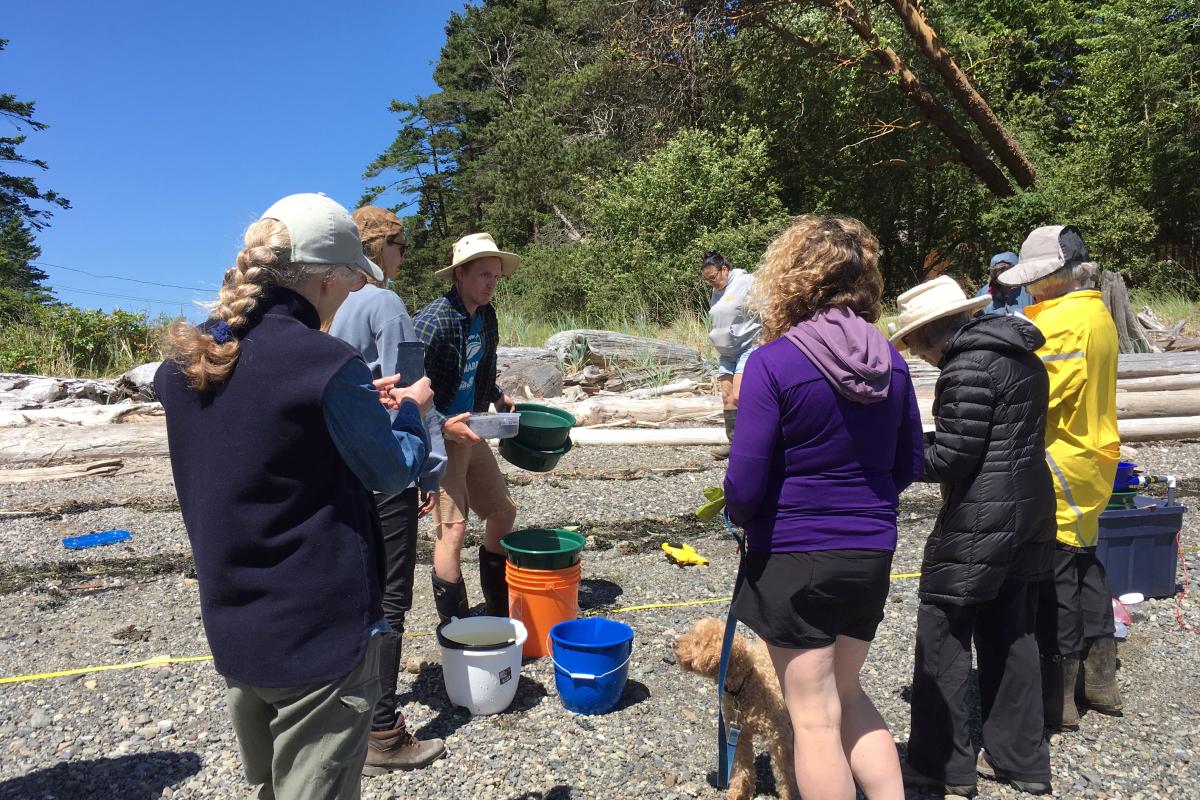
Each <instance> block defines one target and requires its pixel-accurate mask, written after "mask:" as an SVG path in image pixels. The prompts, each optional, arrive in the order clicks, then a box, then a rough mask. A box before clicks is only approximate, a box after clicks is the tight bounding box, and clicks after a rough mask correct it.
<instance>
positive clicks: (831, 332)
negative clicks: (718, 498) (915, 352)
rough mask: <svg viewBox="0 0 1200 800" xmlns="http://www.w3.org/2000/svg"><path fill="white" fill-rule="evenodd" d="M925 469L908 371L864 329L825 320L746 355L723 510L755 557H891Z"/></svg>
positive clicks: (842, 313) (832, 317)
mask: <svg viewBox="0 0 1200 800" xmlns="http://www.w3.org/2000/svg"><path fill="white" fill-rule="evenodd" d="M923 459H924V446H923V437H922V433H921V417H920V412H919V410H918V408H917V398H916V393H915V391H914V390H913V385H912V380H911V379H910V377H909V374H908V365H907V364H906V363H905V361H904V359H903V358H901V356H900V354H899V353H898V352H896V349H895V348H894V347H892V346H891V344H889V343H888V341H887V339H886V338H885V337H884V336H883V334H882V333H880V332H879V330H878V329H876V328H875V326H874V325H872V324H870V323H869V322H867V321H866V320H863V319H861V318H860V317H857V316H855V315H853V314H851V313H850V312H849V311H846V310H844V309H830V310H824V311H822V312H819V313H818V314H816V315H814V317H813V318H812V319H810V320H807V321H805V322H802V323H800V324H799V325H797V326H796V327H795V328H793V329H792V330H791V331H789V332H788V334H787V335H786V336H783V337H781V338H779V339H777V340H775V341H773V342H771V343H769V344H766V345H764V346H762V347H759V348H758V349H757V350H755V351H754V352H753V353H752V354H751V355H750V359H749V361H748V362H747V364H746V371H745V373H744V374H743V376H742V387H741V393H740V398H739V401H738V416H737V434H736V435H735V436H734V438H733V446H732V448H731V452H730V455H729V469H728V471H727V472H726V474H725V504H726V508H727V510H728V512H729V517H730V519H731V520H733V522H735V523H736V524H738V525H740V526H741V527H743V528H745V530H746V539H747V547H748V549H749V550H751V551H754V552H775V553H785V552H801V551H806V550H839V549H847V548H862V549H870V550H894V549H895V547H896V509H897V506H898V505H899V495H900V492H902V491H904V489H906V488H907V487H908V485H909V484H911V483H912V482H913V481H914V480H915V479H916V478H917V477H918V476H919V475H920V474H921V468H922V465H923Z"/></svg>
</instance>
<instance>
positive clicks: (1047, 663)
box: [1042, 656, 1079, 731]
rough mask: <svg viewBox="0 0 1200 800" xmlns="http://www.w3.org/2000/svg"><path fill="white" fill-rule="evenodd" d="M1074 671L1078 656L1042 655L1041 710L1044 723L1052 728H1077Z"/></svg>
mask: <svg viewBox="0 0 1200 800" xmlns="http://www.w3.org/2000/svg"><path fill="white" fill-rule="evenodd" d="M1078 675H1079V659H1078V658H1069V657H1062V656H1049V657H1047V656H1042V713H1043V714H1044V716H1045V722H1044V724H1045V726H1046V727H1047V728H1049V729H1050V730H1052V731H1075V730H1079V710H1078V709H1077V708H1076V707H1075V680H1076V678H1077V677H1078Z"/></svg>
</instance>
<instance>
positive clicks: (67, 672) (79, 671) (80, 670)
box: [0, 656, 212, 684]
mask: <svg viewBox="0 0 1200 800" xmlns="http://www.w3.org/2000/svg"><path fill="white" fill-rule="evenodd" d="M192 661H212V656H181V657H179V658H172V657H170V656H155V657H154V658H147V659H146V660H145V661H131V662H129V663H127V664H104V665H102V666H95V667H77V668H76V669H63V670H59V671H58V672H39V673H37V674H36V675H16V676H14V677H11V678H0V684H3V683H21V682H23V681H41V680H46V679H47V678H69V677H70V676H72V675H85V674H87V673H89V672H107V671H108V670H111V669H133V668H135V667H161V666H163V665H166V664H187V663H189V662H192Z"/></svg>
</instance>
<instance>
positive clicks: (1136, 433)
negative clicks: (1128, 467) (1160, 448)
mask: <svg viewBox="0 0 1200 800" xmlns="http://www.w3.org/2000/svg"><path fill="white" fill-rule="evenodd" d="M1117 430H1118V431H1120V434H1121V442H1122V443H1123V444H1124V443H1126V442H1158V441H1165V440H1177V439H1200V416H1195V417H1161V418H1159V419H1123V420H1118V421H1117Z"/></svg>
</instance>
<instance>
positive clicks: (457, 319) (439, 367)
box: [413, 289, 501, 415]
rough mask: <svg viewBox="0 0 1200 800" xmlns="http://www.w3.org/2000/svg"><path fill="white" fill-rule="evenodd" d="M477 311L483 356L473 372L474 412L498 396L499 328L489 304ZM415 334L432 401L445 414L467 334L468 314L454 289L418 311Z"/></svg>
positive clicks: (459, 373) (462, 360)
mask: <svg viewBox="0 0 1200 800" xmlns="http://www.w3.org/2000/svg"><path fill="white" fill-rule="evenodd" d="M475 313H476V314H482V315H483V358H482V360H480V362H479V369H478V370H477V371H476V372H475V408H474V409H473V410H474V411H476V412H481V411H487V409H488V406H489V405H491V404H492V403H494V402H496V401H498V400H499V399H500V396H501V392H500V389H499V387H497V386H496V348H497V347H498V346H499V344H500V328H499V325H498V324H497V322H496V310H495V309H494V308H492V304H491V303H488V304H487V305H486V306H480V307H479V308H478V309H476V310H475ZM413 324H414V325H415V326H416V329H417V337H418V338H420V340H421V341H422V342H424V343H425V375H426V376H428V378H429V382H430V383H431V384H433V404H434V406H435V407H436V408H437V410H438V411H439V412H440V413H441V414H442V415H445V414H446V413H447V411H448V410H449V408H450V403H451V401H453V400H454V395H455V393H456V392H458V384H459V382H460V381H461V380H462V374H463V368H464V367H465V366H466V362H467V335H468V333H469V332H470V329H471V317H470V316H469V315H468V314H467V307H466V306H465V305H463V301H462V298H461V297H459V294H458V290H457V289H451V290H450V291H448V292H446V293H445V294H444V295H442V296H441V297H439V298H438V299H437V300H434V301H433V302H432V303H430V304H429V305H427V306H425V307H424V308H422V309H421V310H420V311H418V312H417V316H416V317H415V318H414V319H413Z"/></svg>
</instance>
